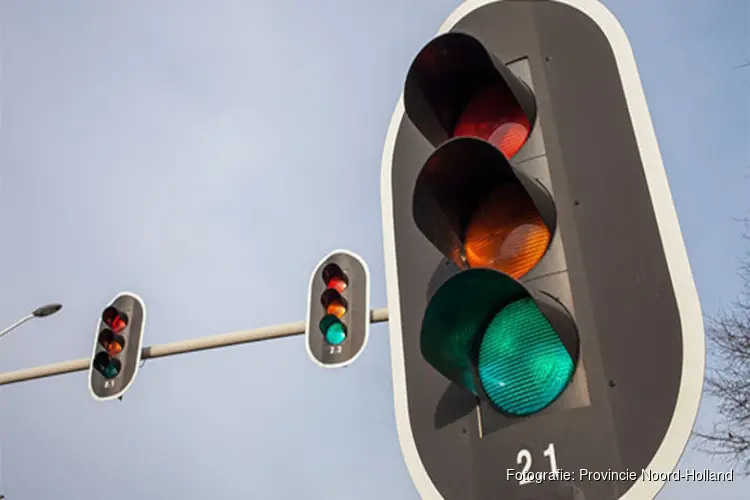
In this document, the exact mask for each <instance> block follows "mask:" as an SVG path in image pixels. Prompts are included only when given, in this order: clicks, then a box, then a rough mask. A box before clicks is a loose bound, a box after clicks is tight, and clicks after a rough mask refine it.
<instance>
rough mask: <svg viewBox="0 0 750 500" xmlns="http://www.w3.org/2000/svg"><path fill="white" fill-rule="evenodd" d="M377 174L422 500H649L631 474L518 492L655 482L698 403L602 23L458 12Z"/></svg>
mask: <svg viewBox="0 0 750 500" xmlns="http://www.w3.org/2000/svg"><path fill="white" fill-rule="evenodd" d="M382 176H383V177H382V191H381V195H382V203H383V220H384V246H385V253H386V284H387V287H386V288H387V293H388V310H389V326H390V329H391V343H392V349H391V352H392V363H393V378H394V396H395V408H396V416H397V423H398V430H399V436H400V442H401V446H402V451H403V453H404V456H405V459H406V462H407V465H408V467H409V470H410V473H411V475H412V478H413V480H414V482H415V485H416V486H417V489H418V491H419V493H420V495H421V496H422V498H445V499H447V500H454V499H456V500H457V499H461V500H464V499H474V500H484V499H495V498H507V499H532V498H534V499H536V498H539V499H548V498H569V499H573V498H584V497H585V498H596V499H602V500H609V499H617V498H651V496H653V495H655V494H656V492H657V491H658V490H659V488H660V487H661V484H662V483H663V482H659V481H641V480H640V479H639V478H640V476H637V477H632V476H630V475H628V476H627V477H621V476H618V477H617V478H615V480H611V481H590V480H586V479H585V478H579V477H578V474H576V475H575V479H574V480H571V481H552V480H547V481H542V482H540V481H535V480H534V479H533V478H532V477H531V476H530V474H531V473H537V472H546V473H548V474H549V473H555V472H559V471H560V470H564V471H576V472H577V471H579V470H580V469H588V470H598V471H601V470H604V471H606V470H613V471H624V470H635V471H641V470H642V469H649V468H650V469H651V470H659V471H670V470H671V469H672V468H673V467H674V466H675V465H676V463H677V460H678V459H679V457H680V454H681V453H682V450H683V449H684V446H685V444H686V442H687V439H688V437H689V435H690V430H691V427H692V424H693V421H694V419H695V416H696V412H697V408H698V402H699V397H700V393H701V387H702V378H703V356H704V341H703V328H702V321H701V313H700V305H699V303H698V299H697V294H696V292H695V285H694V283H693V279H692V275H691V272H690V268H689V265H688V262H687V258H686V254H685V248H684V243H683V242H682V239H681V236H680V230H679V224H678V222H677V218H676V214H675V213H674V208H673V206H672V203H671V195H670V193H669V189H668V187H667V184H666V177H665V174H664V169H663V166H662V164H661V158H660V155H659V151H658V146H657V144H656V139H655V137H654V133H653V129H652V126H651V122H650V117H649V115H648V110H647V107H646V103H645V99H644V96H643V92H642V89H641V87H640V82H639V79H638V74H637V69H636V67H635V62H634V60H633V57H632V53H631V50H630V47H629V44H628V42H627V38H626V37H625V34H624V33H623V32H622V29H621V28H620V26H619V25H618V24H617V22H616V20H615V19H614V18H613V17H612V15H611V14H610V13H609V12H608V11H607V10H606V8H605V7H604V6H602V5H601V4H599V3H595V2H588V1H584V0H565V1H562V0H561V1H544V0H535V1H527V0H516V1H490V0H485V1H478V0H474V1H467V2H465V3H463V4H462V5H461V6H460V7H459V8H458V9H457V10H456V11H455V12H454V14H452V15H451V17H450V18H449V20H448V21H447V22H446V24H445V26H444V29H442V30H441V33H440V35H439V36H437V37H436V38H434V39H433V40H432V41H430V42H429V43H428V44H427V45H426V46H425V47H424V48H423V49H422V50H421V51H420V52H419V53H418V55H417V56H416V57H415V59H414V61H413V63H412V65H411V67H410V69H409V71H408V74H407V76H406V81H405V85H404V92H403V96H402V100H401V101H400V102H399V104H398V106H397V108H396V111H395V113H394V116H393V120H392V122H391V126H390V129H389V133H388V136H387V139H386V146H385V150H384V154H383V172H382ZM507 471H511V472H510V473H507ZM508 474H510V475H508ZM580 495H584V496H580ZM649 495H651V496H649Z"/></svg>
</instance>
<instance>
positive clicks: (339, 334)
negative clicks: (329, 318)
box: [326, 322, 346, 345]
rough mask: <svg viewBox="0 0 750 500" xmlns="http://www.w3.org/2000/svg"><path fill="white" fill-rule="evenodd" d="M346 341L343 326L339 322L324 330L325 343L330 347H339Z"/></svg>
mask: <svg viewBox="0 0 750 500" xmlns="http://www.w3.org/2000/svg"><path fill="white" fill-rule="evenodd" d="M344 340H346V331H345V330H344V325H342V324H341V323H339V322H336V323H333V324H332V325H331V326H329V327H328V330H326V341H327V342H328V343H329V344H331V345H339V344H340V343H342V342H343V341H344Z"/></svg>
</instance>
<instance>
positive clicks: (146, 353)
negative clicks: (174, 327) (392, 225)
mask: <svg viewBox="0 0 750 500" xmlns="http://www.w3.org/2000/svg"><path fill="white" fill-rule="evenodd" d="M384 321H388V310H387V309H385V308H382V309H373V310H372V311H370V322H371V323H382V322H384ZM302 333H305V322H304V321H298V322H296V323H285V324H283V325H274V326H265V327H261V328H256V329H254V330H244V331H241V332H234V333H225V334H222V335H212V336H210V337H202V338H198V339H189V340H181V341H179V342H172V343H171V344H162V345H152V346H149V347H144V348H143V351H142V353H141V359H151V358H163V357H166V356H173V355H175V354H184V353H186V352H195V351H203V350H205V349H216V348H218V347H227V346H231V345H238V344H246V343H248V342H258V341H260V340H271V339H277V338H281V337H290V336H292V335H299V334H302ZM89 363H91V360H90V359H89V358H81V359H75V360H72V361H63V362H62V363H55V364H51V365H44V366H37V367H35V368H27V369H25V370H17V371H14V372H6V373H1V374H0V385H8V384H15V383H17V382H24V381H26V380H34V379H38V378H45V377H52V376H55V375H63V374H65V373H73V372H80V371H84V370H88V369H89Z"/></svg>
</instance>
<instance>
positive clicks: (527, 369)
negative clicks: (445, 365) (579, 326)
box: [478, 297, 575, 416]
mask: <svg viewBox="0 0 750 500" xmlns="http://www.w3.org/2000/svg"><path fill="white" fill-rule="evenodd" d="M574 368H575V367H574V365H573V360H572V359H571V357H570V354H569V353H568V351H567V349H566V348H565V346H564V345H563V343H562V341H561V340H560V337H559V336H558V335H557V333H556V332H555V330H554V329H553V328H552V325H550V324H549V322H548V321H547V319H546V318H545V317H544V315H543V314H542V313H541V311H539V309H538V308H537V306H536V304H535V303H534V300H533V299H531V298H530V297H526V298H523V299H521V300H518V301H515V302H512V303H510V304H509V305H507V306H506V307H505V308H503V309H502V310H501V311H500V312H499V313H498V314H497V315H496V316H495V317H494V318H493V319H492V321H491V322H490V324H489V326H488V327H487V330H486V332H485V335H484V338H483V339H482V341H481V344H480V346H479V360H478V372H479V380H480V381H481V383H482V387H483V388H484V391H485V393H486V394H487V396H488V397H489V398H490V400H491V401H492V402H493V403H494V404H495V405H496V406H497V407H498V408H499V409H501V410H502V411H504V412H506V413H508V414H510V415H517V416H522V415H529V414H532V413H535V412H538V411H540V410H542V409H544V408H545V407H546V406H548V405H549V404H550V403H552V402H553V401H554V400H555V399H556V398H557V397H558V396H559V395H560V394H561V393H562V391H563V390H564V389H565V387H566V385H567V384H568V382H569V381H570V379H571V377H572V376H573V371H574Z"/></svg>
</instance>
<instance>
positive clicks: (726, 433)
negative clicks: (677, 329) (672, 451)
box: [693, 219, 750, 476]
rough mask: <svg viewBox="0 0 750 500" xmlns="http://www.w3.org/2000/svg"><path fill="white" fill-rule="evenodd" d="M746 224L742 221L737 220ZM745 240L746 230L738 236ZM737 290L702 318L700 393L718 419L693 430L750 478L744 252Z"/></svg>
mask: <svg viewBox="0 0 750 500" xmlns="http://www.w3.org/2000/svg"><path fill="white" fill-rule="evenodd" d="M742 222H744V223H745V226H746V227H748V226H749V225H748V221H747V219H744V220H742ZM743 238H745V239H746V240H750V231H747V232H746V233H745V235H744V236H743ZM739 275H740V278H741V279H742V283H743V289H742V292H741V293H740V296H739V297H738V298H737V300H735V301H734V302H733V303H732V304H731V306H730V307H728V308H723V309H722V310H720V311H719V312H718V313H717V314H716V315H715V316H713V317H710V318H708V320H707V322H706V337H707V339H708V347H709V353H710V356H709V363H710V365H709V369H708V371H707V375H706V380H705V382H706V383H705V392H706V394H708V395H710V396H713V397H715V398H716V399H717V408H716V409H717V411H718V414H719V421H718V422H715V423H714V424H713V427H712V428H711V430H710V431H706V430H699V431H695V432H693V436H694V437H695V438H696V440H697V448H698V449H699V450H701V451H703V452H705V453H708V454H710V455H714V456H718V457H720V458H722V459H723V460H724V461H726V462H729V463H730V464H732V465H735V466H737V467H738V469H739V470H738V471H737V472H738V473H739V474H740V475H745V476H750V253H748V254H746V255H745V258H744V259H743V260H742V263H741V264H740V270H739Z"/></svg>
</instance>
